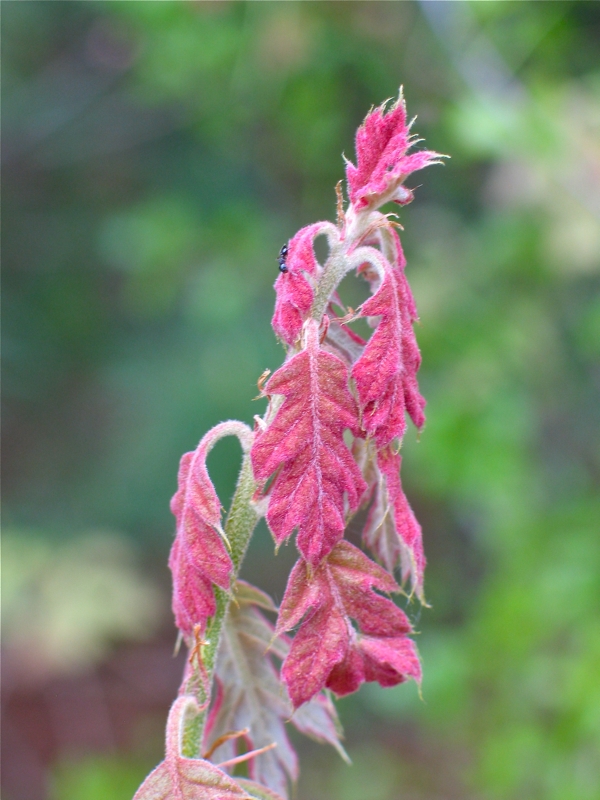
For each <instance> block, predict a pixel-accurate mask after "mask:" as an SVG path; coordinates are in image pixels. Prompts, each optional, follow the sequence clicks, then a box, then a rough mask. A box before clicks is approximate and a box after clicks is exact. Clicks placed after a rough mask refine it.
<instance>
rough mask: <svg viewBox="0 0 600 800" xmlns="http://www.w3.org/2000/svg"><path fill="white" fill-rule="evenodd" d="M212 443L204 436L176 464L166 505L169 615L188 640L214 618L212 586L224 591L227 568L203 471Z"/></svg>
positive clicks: (218, 519) (218, 523) (217, 510)
mask: <svg viewBox="0 0 600 800" xmlns="http://www.w3.org/2000/svg"><path fill="white" fill-rule="evenodd" d="M212 444H213V437H211V436H210V434H207V435H206V436H205V437H204V438H203V439H202V441H201V442H200V444H199V445H198V447H197V448H196V450H195V451H194V452H193V453H185V454H184V455H183V456H182V458H181V462H180V466H179V475H178V489H177V492H176V493H175V495H174V496H173V499H172V500H171V510H172V512H173V514H174V515H175V519H176V531H177V533H176V537H175V541H174V543H173V547H172V549H171V554H170V557H169V566H170V568H171V571H172V573H173V613H174V615H175V620H176V622H177V627H178V628H179V629H180V630H181V631H182V632H183V633H184V635H186V636H187V637H190V636H191V635H192V632H193V629H194V627H195V626H196V625H200V626H201V627H202V628H204V626H205V624H206V620H207V619H208V617H211V616H212V615H213V614H214V613H215V609H216V605H215V597H214V591H213V588H212V585H213V584H216V585H217V586H220V587H221V588H223V589H227V588H229V580H230V575H231V571H232V569H233V564H232V562H231V558H230V557H229V554H228V552H227V549H226V547H225V544H224V541H223V538H224V534H223V532H222V531H221V513H220V504H219V498H218V497H217V494H216V492H215V489H214V487H213V485H212V482H211V480H210V477H209V475H208V471H207V469H206V457H207V454H208V451H209V449H210V447H211V446H212Z"/></svg>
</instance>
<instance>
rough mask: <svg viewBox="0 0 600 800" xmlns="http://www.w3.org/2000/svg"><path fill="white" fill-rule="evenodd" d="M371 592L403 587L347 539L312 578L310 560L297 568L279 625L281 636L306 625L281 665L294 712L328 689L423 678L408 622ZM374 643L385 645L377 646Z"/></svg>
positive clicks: (348, 689) (340, 691) (341, 691)
mask: <svg viewBox="0 0 600 800" xmlns="http://www.w3.org/2000/svg"><path fill="white" fill-rule="evenodd" d="M374 589H377V590H378V591H380V592H394V591H397V590H398V587H397V586H396V583H395V581H394V580H393V578H392V577H391V576H390V575H389V574H388V573H387V572H386V571H385V570H384V569H383V568H382V567H380V566H378V565H377V564H375V563H374V562H373V561H371V560H370V559H369V558H368V557H367V556H366V555H365V554H364V553H362V552H361V551H360V550H359V549H358V548H356V547H354V546H353V545H351V544H349V543H348V542H345V541H341V542H339V543H338V544H337V545H336V546H335V548H334V549H333V550H332V552H331V553H330V554H329V556H328V557H327V558H325V559H324V560H323V561H322V563H321V564H320V566H319V567H317V569H316V570H314V573H313V572H312V570H311V569H310V567H309V565H308V564H307V563H306V562H305V561H302V560H300V561H299V562H298V563H297V564H296V566H295V567H294V570H293V571H292V573H291V575H290V579H289V582H288V587H287V588H286V592H285V595H284V598H283V602H282V604H281V609H280V613H279V619H278V621H277V628H276V630H277V632H278V633H279V632H283V631H288V630H290V629H291V628H292V627H294V626H295V625H296V624H297V623H298V622H299V621H300V620H302V622H301V624H300V628H299V630H298V632H297V633H296V635H295V637H294V639H293V641H292V647H291V650H290V653H289V655H288V656H287V658H286V659H285V661H284V664H283V668H282V677H283V680H284V683H285V684H286V686H287V688H288V692H289V694H290V697H291V699H292V702H293V704H294V706H295V707H298V706H300V705H302V703H305V702H306V701H307V700H309V699H310V698H311V697H313V696H314V695H315V694H316V693H317V692H319V691H320V690H321V689H322V688H323V687H325V686H327V687H328V688H330V689H332V690H333V691H334V692H335V693H336V694H340V695H341V694H348V693H349V692H353V691H355V690H356V689H357V688H358V686H359V685H360V684H361V683H362V682H363V681H368V680H377V681H380V682H381V681H386V683H385V685H391V683H390V681H393V682H394V683H400V682H401V681H403V680H406V679H407V678H408V677H415V678H417V679H418V678H419V677H420V672H418V670H417V669H416V667H415V663H416V664H417V665H418V657H417V655H416V650H415V648H414V644H413V643H412V642H411V641H410V639H408V638H407V634H408V633H409V632H410V631H411V626H410V623H409V621H408V618H407V617H406V615H405V614H404V612H403V611H402V610H401V609H399V608H398V607H397V606H396V605H395V604H394V603H393V602H392V601H391V600H389V599H388V598H386V597H382V596H381V595H380V594H377V593H376V592H375V591H373V590H374ZM352 620H354V622H355V623H356V625H357V627H358V629H359V632H358V633H357V631H356V630H355V627H354V625H353V624H352ZM371 640H374V641H375V642H376V643H377V642H379V643H380V644H376V645H375V646H373V645H372V643H371ZM377 648H379V649H377ZM400 652H402V653H404V654H405V656H406V658H405V660H404V661H402V660H401V659H400V657H399V655H398V654H399V653H400ZM394 653H396V655H395V656H393V654H394ZM392 656H393V657H392ZM409 656H410V657H409ZM403 664H404V667H405V669H404V671H402V669H401V667H402V665H403Z"/></svg>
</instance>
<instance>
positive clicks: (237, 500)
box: [181, 448, 259, 758]
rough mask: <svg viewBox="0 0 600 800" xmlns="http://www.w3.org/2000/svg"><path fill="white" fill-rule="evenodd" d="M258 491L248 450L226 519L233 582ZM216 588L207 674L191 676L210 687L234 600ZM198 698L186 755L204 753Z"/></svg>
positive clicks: (203, 713) (205, 653)
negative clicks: (202, 750) (253, 502)
mask: <svg viewBox="0 0 600 800" xmlns="http://www.w3.org/2000/svg"><path fill="white" fill-rule="evenodd" d="M244 449H245V448H244ZM245 450H246V449H245ZM255 491H256V482H255V480H254V476H253V474H252V464H251V462H250V453H249V452H247V451H245V452H244V458H243V461H242V467H241V469H240V474H239V477H238V482H237V486H236V490H235V493H234V495H233V499H232V501H231V508H230V509H229V514H228V515H227V521H226V522H225V534H226V536H227V539H228V540H229V543H230V545H231V560H232V562H233V573H232V584H231V585H232V586H233V585H234V584H235V581H236V579H237V576H238V573H239V571H240V566H241V564H242V561H243V559H244V556H245V554H246V549H247V548H248V543H249V541H250V537H251V536H252V533H253V531H254V529H255V527H256V524H257V522H258V520H259V515H258V514H257V512H256V511H255V509H254V506H253V505H252V497H253V495H254V492H255ZM214 590H215V597H216V601H217V610H216V612H215V615H214V617H212V618H211V619H210V620H209V623H208V626H207V629H206V635H205V641H206V644H204V645H203V646H202V649H201V655H202V665H203V667H204V670H205V672H206V675H205V677H204V679H202V677H201V676H198V675H195V676H192V678H191V680H193V679H194V677H195V678H197V679H198V685H200V686H204V687H208V690H209V691H210V686H211V685H212V681H213V676H214V671H215V663H216V660H217V652H218V649H219V642H220V640H221V633H222V631H223V624H224V622H225V617H226V616H227V611H228V609H229V605H230V603H231V600H232V595H231V592H227V591H225V590H224V589H220V588H219V587H218V586H215V587H214ZM204 693H205V690H204V689H203V690H201V695H202V694H204ZM198 700H199V701H200V706H201V707H202V708H201V710H200V709H199V710H198V711H197V712H196V713H192V714H189V715H188V716H187V717H186V719H185V723H184V730H183V735H182V739H181V755H183V756H186V757H187V758H197V757H198V756H199V755H201V752H200V751H201V747H202V735H203V732H204V725H205V723H206V717H207V711H208V702H209V700H210V696H209V697H203V696H200V697H199V698H198Z"/></svg>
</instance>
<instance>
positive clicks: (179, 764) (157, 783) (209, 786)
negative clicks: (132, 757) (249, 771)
mask: <svg viewBox="0 0 600 800" xmlns="http://www.w3.org/2000/svg"><path fill="white" fill-rule="evenodd" d="M189 709H193V710H194V711H197V706H195V705H194V702H193V700H191V698H189V697H185V696H183V697H179V698H178V699H177V700H176V701H175V702H174V703H173V705H172V707H171V711H170V712H169V719H168V721H167V737H166V738H167V747H166V751H167V752H166V756H165V760H164V761H162V762H161V763H160V764H159V765H158V767H156V769H154V770H152V772H151V773H150V774H149V775H148V777H147V778H146V780H145V781H144V782H143V783H142V785H141V786H140V788H139V789H138V790H137V792H136V793H135V795H134V798H133V800H282V799H281V797H280V796H279V795H277V794H275V793H274V792H272V791H269V790H268V789H265V788H264V787H262V786H258V785H256V784H254V783H253V782H252V781H246V780H239V779H238V780H234V779H233V778H231V777H230V776H229V775H227V774H226V773H225V772H223V770H221V769H219V768H218V767H216V766H215V765H214V764H211V763H210V762H208V761H205V760H204V759H201V758H185V757H184V756H182V755H180V749H181V742H180V739H181V732H182V728H183V725H184V721H185V715H186V713H187V711H188V710H189Z"/></svg>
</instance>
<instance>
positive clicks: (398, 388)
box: [352, 248, 425, 448]
mask: <svg viewBox="0 0 600 800" xmlns="http://www.w3.org/2000/svg"><path fill="white" fill-rule="evenodd" d="M365 249H366V248H365ZM377 257H378V259H379V260H382V259H381V255H380V254H379V253H377ZM386 265H387V266H386V270H385V274H384V277H383V280H382V282H381V286H380V287H379V289H378V290H377V291H376V292H375V294H374V295H373V296H372V297H370V298H369V299H368V300H366V301H365V302H364V303H363V305H362V307H361V315H362V316H365V317H380V321H379V324H378V325H377V328H376V329H375V331H374V333H373V334H372V336H371V338H370V339H369V341H368V342H367V344H366V347H365V349H364V352H363V354H362V355H361V356H360V358H359V359H358V361H357V362H356V364H355V365H354V366H353V368H352V377H353V378H354V380H355V382H356V390H357V392H358V397H359V400H360V404H361V408H362V424H363V427H364V429H365V431H366V433H367V435H368V436H371V437H373V438H375V440H376V442H377V446H378V447H379V448H382V447H385V446H386V445H388V444H389V443H390V442H391V441H392V440H393V439H395V438H401V437H402V436H403V435H404V431H405V430H406V419H405V411H406V412H408V414H409V416H410V417H411V419H412V420H413V422H414V424H415V425H416V426H417V428H421V427H422V426H423V425H424V423H425V415H424V413H423V409H424V407H425V400H424V399H423V398H422V397H421V395H420V393H419V387H418V383H417V370H418V369H419V366H420V364H421V354H420V353H419V348H418V346H417V341H416V339H415V335H414V331H413V328H412V323H413V320H414V318H415V314H416V309H415V306H414V300H413V298H412V293H411V291H410V287H409V286H408V282H407V280H406V277H405V275H404V272H403V270H401V269H398V268H393V267H392V266H391V265H390V264H389V263H387V262H386Z"/></svg>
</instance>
